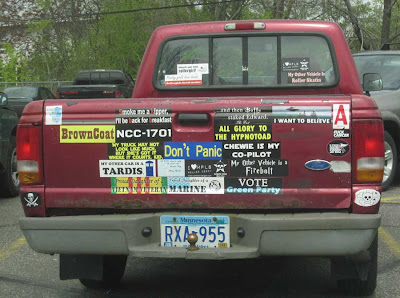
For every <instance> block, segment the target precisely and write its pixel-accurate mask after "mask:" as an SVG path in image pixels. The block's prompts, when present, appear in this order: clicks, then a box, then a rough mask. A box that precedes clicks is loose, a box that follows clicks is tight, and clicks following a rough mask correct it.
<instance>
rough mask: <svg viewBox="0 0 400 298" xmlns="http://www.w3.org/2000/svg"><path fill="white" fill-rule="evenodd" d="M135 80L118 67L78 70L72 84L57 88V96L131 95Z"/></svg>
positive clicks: (77, 97) (109, 96)
mask: <svg viewBox="0 0 400 298" xmlns="http://www.w3.org/2000/svg"><path fill="white" fill-rule="evenodd" d="M134 85H135V82H134V80H133V79H132V77H131V76H130V75H128V74H127V73H125V72H124V71H122V70H118V69H92V70H82V71H80V72H78V74H77V75H76V77H75V80H74V83H73V85H71V86H60V87H58V88H57V98H61V99H67V98H74V99H82V98H117V97H131V95H132V91H133V86H134Z"/></svg>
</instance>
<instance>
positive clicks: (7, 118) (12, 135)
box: [0, 92, 20, 197]
mask: <svg viewBox="0 0 400 298" xmlns="http://www.w3.org/2000/svg"><path fill="white" fill-rule="evenodd" d="M18 121H19V119H18V117H17V115H16V113H15V111H14V110H13V109H12V108H10V106H9V105H8V98H7V95H6V94H5V93H3V92H0V140H1V145H0V197H15V196H16V195H18V192H19V188H20V183H19V179H18V172H17V151H16V149H15V146H16V144H15V142H16V131H17V124H18Z"/></svg>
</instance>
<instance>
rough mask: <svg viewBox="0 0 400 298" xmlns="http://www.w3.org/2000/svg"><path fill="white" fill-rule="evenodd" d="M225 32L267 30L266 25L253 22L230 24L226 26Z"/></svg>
mask: <svg viewBox="0 0 400 298" xmlns="http://www.w3.org/2000/svg"><path fill="white" fill-rule="evenodd" d="M224 29H225V31H233V30H263V29H265V23H262V22H251V23H228V24H225V26H224Z"/></svg>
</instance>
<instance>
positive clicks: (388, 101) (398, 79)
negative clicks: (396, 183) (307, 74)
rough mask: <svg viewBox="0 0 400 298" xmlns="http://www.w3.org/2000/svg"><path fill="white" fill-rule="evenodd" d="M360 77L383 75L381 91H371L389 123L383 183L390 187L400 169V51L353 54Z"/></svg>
mask: <svg viewBox="0 0 400 298" xmlns="http://www.w3.org/2000/svg"><path fill="white" fill-rule="evenodd" d="M353 57H354V61H355V63H356V66H357V71H358V75H359V77H360V81H361V82H362V81H363V76H364V74H367V73H378V74H380V76H381V77H382V83H383V87H382V90H381V91H374V92H371V96H372V98H373V99H374V100H375V102H376V104H377V105H378V107H379V110H380V111H381V113H382V118H383V121H384V127H385V169H384V173H383V181H382V187H383V189H387V188H388V187H389V186H390V184H391V183H392V182H393V179H394V177H395V175H396V171H397V169H398V160H399V155H398V154H399V152H400V150H399V149H400V148H399V145H400V51H365V52H360V53H356V54H354V55H353Z"/></svg>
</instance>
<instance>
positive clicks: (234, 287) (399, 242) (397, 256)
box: [0, 183, 400, 297]
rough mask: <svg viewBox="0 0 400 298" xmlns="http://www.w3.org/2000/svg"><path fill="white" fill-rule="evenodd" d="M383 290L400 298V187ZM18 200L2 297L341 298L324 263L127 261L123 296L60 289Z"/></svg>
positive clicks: (388, 202)
mask: <svg viewBox="0 0 400 298" xmlns="http://www.w3.org/2000/svg"><path fill="white" fill-rule="evenodd" d="M381 214H382V216H383V220H382V226H381V228H380V232H379V268H378V286H377V289H376V291H375V294H374V296H373V297H400V294H399V293H400V285H399V283H398V280H399V279H400V216H399V214H400V183H397V184H395V186H394V187H391V188H390V189H389V190H388V191H386V192H385V193H384V194H383V199H382V204H381ZM21 216H23V211H22V208H21V204H20V201H19V198H11V199H0V232H1V235H2V236H1V238H0V239H1V240H0V241H1V242H0V296H1V297H88V296H89V297H90V296H96V297H103V296H104V297H132V296H133V295H134V296H135V297H188V296H189V297H200V296H201V297H204V296H219V297H225V296H236V297H249V296H251V297H340V293H339V292H338V291H337V290H336V289H335V283H334V281H333V280H331V279H330V267H329V266H330V265H329V262H328V260H326V259H323V258H301V257H290V258H265V259H262V260H246V261H224V262H212V261H185V260H166V259H151V260H149V259H146V260H144V259H134V258H131V259H129V260H128V266H127V268H126V271H125V275H124V278H123V280H122V284H121V287H120V288H118V289H108V290H101V291H90V290H88V289H86V288H85V287H84V286H82V285H81V284H80V283H79V281H77V280H70V281H60V280H59V276H58V266H59V265H58V256H57V255H54V256H50V255H42V254H37V253H35V252H34V251H33V250H31V249H30V248H29V246H28V245H27V243H26V241H25V239H24V237H23V235H22V233H21V231H20V229H19V227H18V218H19V217H21Z"/></svg>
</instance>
